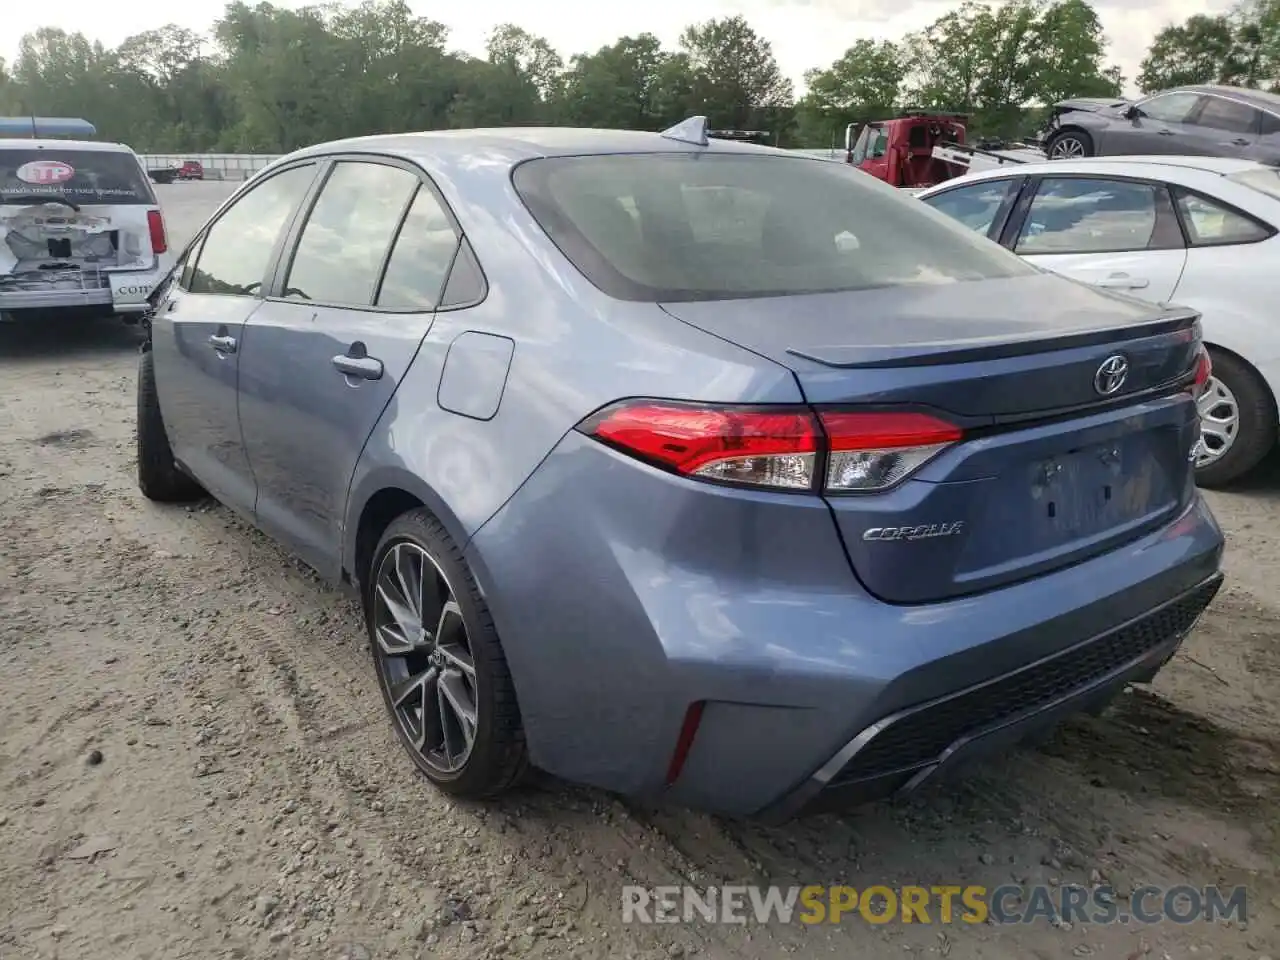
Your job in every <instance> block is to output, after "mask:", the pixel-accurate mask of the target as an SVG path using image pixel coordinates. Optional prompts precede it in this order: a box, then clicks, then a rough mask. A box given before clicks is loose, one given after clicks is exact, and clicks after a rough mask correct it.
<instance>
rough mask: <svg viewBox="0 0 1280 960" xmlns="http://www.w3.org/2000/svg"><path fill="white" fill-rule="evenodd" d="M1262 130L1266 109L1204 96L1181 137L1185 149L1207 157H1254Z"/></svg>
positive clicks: (1190, 152)
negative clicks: (1263, 115)
mask: <svg viewBox="0 0 1280 960" xmlns="http://www.w3.org/2000/svg"><path fill="white" fill-rule="evenodd" d="M1261 129H1262V111H1261V110H1257V109H1255V108H1254V107H1251V106H1249V105H1248V104H1247V103H1241V102H1240V101H1239V100H1232V99H1230V98H1229V97H1218V96H1211V95H1203V96H1201V97H1200V103H1199V106H1197V107H1196V110H1195V113H1194V114H1192V117H1191V122H1190V123H1187V124H1184V126H1183V133H1182V135H1181V136H1180V137H1179V138H1178V140H1179V144H1180V145H1181V146H1182V147H1183V148H1184V149H1183V150H1182V151H1181V152H1183V153H1188V154H1191V155H1193V156H1205V157H1246V156H1251V155H1252V153H1253V150H1254V148H1255V147H1257V145H1258V137H1259V135H1260V133H1261Z"/></svg>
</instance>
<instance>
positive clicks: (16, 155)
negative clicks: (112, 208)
mask: <svg viewBox="0 0 1280 960" xmlns="http://www.w3.org/2000/svg"><path fill="white" fill-rule="evenodd" d="M50 199H53V200H66V201H68V202H70V203H74V204H76V205H77V206H84V205H88V204H117V205H118V204H124V205H127V206H137V205H139V204H145V205H148V206H149V205H152V204H154V203H155V202H156V199H155V194H153V193H152V192H151V187H150V185H149V184H148V183H147V177H146V175H145V174H144V173H143V172H142V167H141V165H140V164H139V163H138V158H137V157H135V156H134V155H133V154H132V153H125V152H124V151H122V150H76V149H63V148H61V147H53V146H49V147H39V148H31V147H17V148H13V147H6V148H4V149H2V150H0V205H3V206H27V205H29V204H33V203H40V202H42V201H48V200H50Z"/></svg>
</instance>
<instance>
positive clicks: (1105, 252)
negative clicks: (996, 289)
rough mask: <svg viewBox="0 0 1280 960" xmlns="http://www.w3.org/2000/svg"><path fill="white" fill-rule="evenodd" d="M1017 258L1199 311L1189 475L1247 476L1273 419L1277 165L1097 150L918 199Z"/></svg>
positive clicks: (1279, 336)
mask: <svg viewBox="0 0 1280 960" xmlns="http://www.w3.org/2000/svg"><path fill="white" fill-rule="evenodd" d="M917 196H918V197H919V199H920V200H922V201H923V202H925V203H927V204H929V205H930V206H932V207H934V208H935V209H937V210H938V211H939V212H941V213H945V214H947V215H948V216H950V217H953V218H954V219H956V220H959V221H960V222H961V223H963V224H965V225H966V226H968V227H970V228H972V229H974V230H977V231H980V232H982V233H985V234H986V235H987V236H988V237H990V238H991V239H992V240H995V241H997V242H999V243H1001V244H1003V245H1004V246H1006V247H1008V248H1009V249H1011V250H1013V251H1014V252H1016V253H1018V254H1019V255H1021V256H1023V257H1025V258H1026V259H1027V260H1028V261H1030V262H1032V263H1034V264H1036V265H1037V266H1040V267H1044V268H1045V269H1047V270H1052V271H1054V272H1057V273H1061V274H1064V275H1066V276H1068V277H1072V278H1074V279H1077V280H1080V281H1083V282H1085V283H1091V284H1094V285H1096V286H1099V287H1106V288H1109V289H1113V290H1115V291H1117V292H1120V293H1125V294H1129V295H1131V296H1136V297H1141V298H1143V299H1145V300H1154V301H1157V302H1176V303H1179V304H1185V305H1186V306H1190V307H1194V308H1195V309H1197V310H1199V311H1200V313H1201V314H1202V316H1203V325H1204V337H1205V341H1206V343H1208V344H1209V353H1210V356H1211V358H1212V361H1213V378H1212V380H1211V381H1210V383H1209V389H1208V390H1207V391H1206V393H1205V395H1204V397H1203V399H1202V400H1201V402H1200V415H1201V436H1202V439H1201V443H1200V446H1199V448H1198V450H1197V459H1196V478H1197V480H1198V481H1199V482H1200V483H1201V484H1202V485H1204V486H1216V485H1220V484H1224V483H1227V482H1229V481H1231V480H1234V479H1236V478H1237V477H1240V476H1242V475H1243V474H1245V473H1247V472H1248V471H1249V470H1251V469H1252V468H1253V467H1255V466H1257V464H1258V463H1259V462H1260V461H1261V460H1262V459H1263V458H1264V457H1265V456H1266V455H1267V453H1268V452H1269V451H1270V450H1271V448H1272V447H1274V446H1275V444H1276V438H1277V427H1278V426H1280V415H1278V414H1277V409H1276V396H1277V394H1278V393H1280V319H1278V316H1280V236H1278V235H1277V234H1278V233H1280V169H1277V168H1275V167H1270V166H1264V165H1262V164H1259V163H1255V162H1253V161H1249V160H1235V159H1224V158H1215V157H1181V156H1167V157H1166V156H1159V157H1155V156H1153V157H1098V158H1092V159H1082V160H1053V161H1045V162H1041V163H1029V164H1024V165H1020V166H1016V167H1010V166H1005V167H999V168H997V169H993V170H990V171H984V172H981V173H976V174H971V175H969V176H966V177H962V178H960V179H956V180H950V181H948V182H946V183H944V184H942V185H940V186H938V187H934V188H931V189H929V190H925V191H923V192H922V193H920V194H918V195H917Z"/></svg>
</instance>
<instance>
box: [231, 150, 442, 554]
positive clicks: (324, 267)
mask: <svg viewBox="0 0 1280 960" xmlns="http://www.w3.org/2000/svg"><path fill="white" fill-rule="evenodd" d="M458 238H459V234H458V232H457V230H456V229H455V225H454V221H453V220H452V218H451V215H449V214H448V213H447V212H446V208H445V206H444V204H443V201H442V200H441V199H440V197H439V196H438V194H437V193H436V192H435V190H434V187H433V186H432V185H431V184H430V183H428V182H427V181H426V179H425V178H424V177H423V176H422V175H421V173H420V171H418V170H417V168H415V167H412V166H410V165H409V164H402V163H397V162H393V161H389V160H378V159H372V158H361V157H345V158H340V159H337V160H336V161H335V162H333V163H332V165H331V166H330V168H329V171H328V174H327V176H326V178H325V180H324V182H323V184H322V186H321V187H320V188H319V192H318V194H317V195H316V196H315V198H314V201H313V203H312V205H311V207H310V211H309V213H308V214H307V215H306V217H305V219H303V218H300V219H299V223H298V225H297V226H296V227H295V230H294V231H293V238H292V239H291V241H290V247H291V253H290V254H289V255H288V256H285V257H283V258H282V262H281V265H280V268H279V270H278V271H277V276H276V278H275V280H274V282H273V286H272V290H271V296H270V297H268V299H267V302H266V303H265V304H264V305H263V306H262V308H261V309H260V310H258V311H257V312H255V313H254V314H253V315H252V317H250V319H249V322H248V324H247V327H246V329H245V346H244V350H243V352H242V358H241V369H240V421H241V426H242V431H243V436H244V443H245V449H246V451H247V454H248V458H249V462H250V463H251V464H252V467H253V472H254V476H255V478H256V479H257V484H258V487H257V506H256V513H257V519H258V523H259V525H260V526H261V527H262V528H263V529H264V530H265V531H267V532H268V533H270V534H271V535H272V536H274V537H276V538H278V539H279V540H281V541H282V542H284V543H286V544H288V545H289V546H291V547H292V548H293V549H294V550H295V551H296V552H297V553H298V555H299V556H301V557H302V558H303V559H304V560H306V561H307V562H308V563H309V564H311V565H312V566H313V567H314V568H316V569H317V570H319V571H320V572H321V573H323V574H326V575H329V574H332V573H335V572H336V565H337V564H338V563H339V555H340V544H341V536H342V515H343V508H344V506H345V503H346V495H347V487H348V484H349V483H350V480H351V475H352V473H353V471H354V469H355V464H356V461H357V459H358V458H359V456H360V452H361V450H363V448H364V444H365V441H366V440H367V439H368V436H369V433H370V431H371V430H372V429H373V426H374V424H375V423H376V422H377V420H378V417H379V416H380V415H381V414H382V411H383V409H384V408H385V407H386V405H387V404H388V402H390V401H391V398H392V396H393V395H394V394H395V390H396V387H397V385H398V384H399V382H400V379H401V377H402V376H403V375H404V373H405V371H406V370H408V368H409V364H410V363H411V362H412V360H413V358H414V355H415V354H416V352H417V350H418V345H419V343H420V342H421V341H422V338H423V336H424V335H425V334H426V332H427V330H428V329H429V328H430V326H431V323H432V319H433V317H434V311H435V308H436V305H437V303H438V299H439V295H440V290H441V288H442V285H443V283H444V279H445V276H446V274H447V273H448V271H449V268H450V264H451V263H452V261H453V258H454V254H455V251H456V250H457V248H458Z"/></svg>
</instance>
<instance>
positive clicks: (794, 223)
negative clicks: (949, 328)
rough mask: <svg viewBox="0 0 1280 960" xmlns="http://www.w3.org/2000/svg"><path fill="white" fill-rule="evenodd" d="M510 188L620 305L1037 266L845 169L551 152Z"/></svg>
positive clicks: (684, 156)
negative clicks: (553, 154)
mask: <svg viewBox="0 0 1280 960" xmlns="http://www.w3.org/2000/svg"><path fill="white" fill-rule="evenodd" d="M513 179H514V183H515V186H516V190H517V191H518V192H519V193H520V196H521V197H522V199H523V200H524V202H525V204H526V206H528V208H529V210H530V212H531V213H532V214H533V216H534V217H535V218H536V219H537V221H538V222H539V223H540V224H541V225H542V228H543V229H544V230H545V231H546V232H547V234H548V235H549V236H550V237H551V239H552V241H553V242H554V243H555V244H556V245H557V246H558V247H559V248H560V250H561V251H563V252H564V254H565V256H566V257H568V258H569V260H570V261H572V263H573V264H574V266H576V267H577V268H578V270H580V271H581V272H582V273H583V275H585V276H586V277H587V279H588V280H590V281H591V282H592V283H593V284H595V286H597V287H599V288H600V289H601V290H603V291H604V292H605V293H608V294H609V295H611V296H614V297H617V298H619V299H624V300H649V301H687V300H724V299H733V298H748V297H768V296H781V295H786V294H802V293H827V292H835V291H843V290H864V289H868V288H871V287H884V286H898V285H917V284H940V283H956V282H959V281H964V280H984V279H994V278H1000V277H1013V276H1021V275H1024V274H1027V273H1034V272H1035V268H1033V267H1030V266H1028V265H1027V264H1025V263H1023V262H1022V261H1021V260H1019V259H1018V258H1017V257H1016V256H1015V255H1014V254H1012V253H1010V252H1008V251H1007V250H1005V249H1003V248H1002V247H1000V246H998V245H997V244H995V243H993V242H991V241H989V240H987V239H986V238H984V237H979V236H977V235H976V234H974V233H972V232H971V231H969V230H966V229H965V228H964V227H962V226H959V225H957V224H956V223H954V222H953V221H952V220H951V219H950V218H949V217H946V216H944V215H943V214H939V213H936V212H935V211H933V210H931V209H929V207H928V206H926V205H925V204H923V203H920V202H919V201H916V200H914V199H911V198H909V197H904V196H900V195H898V193H897V192H896V191H895V190H894V189H893V188H892V187H889V186H886V185H884V184H882V183H879V182H876V181H874V180H872V179H871V178H870V177H869V176H868V175H867V174H864V173H861V172H859V171H857V170H854V169H852V168H850V167H848V166H846V165H845V164H836V163H830V162H827V161H823V160H814V159H809V158H805V157H786V156H779V155H765V156H749V155H741V154H739V155H734V154H728V153H719V154H717V153H710V152H708V153H702V154H693V153H671V154H665V153H664V154H625V155H606V156H584V157H548V158H542V159H538V160H531V161H528V162H526V163H523V164H521V165H520V166H519V167H517V168H516V170H515V174H514V178H513Z"/></svg>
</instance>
